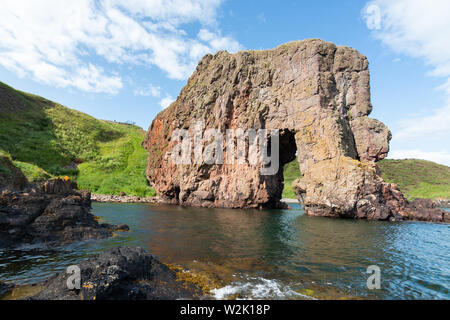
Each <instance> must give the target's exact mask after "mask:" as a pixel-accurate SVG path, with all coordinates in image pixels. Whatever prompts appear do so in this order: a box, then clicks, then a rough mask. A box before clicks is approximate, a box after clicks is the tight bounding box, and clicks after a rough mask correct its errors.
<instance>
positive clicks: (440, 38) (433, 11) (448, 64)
mask: <svg viewBox="0 0 450 320" xmlns="http://www.w3.org/2000/svg"><path fill="white" fill-rule="evenodd" d="M363 15H364V17H365V19H366V23H367V27H368V28H369V29H371V30H372V33H373V35H374V36H375V37H376V38H377V39H379V40H380V41H381V42H383V43H384V44H385V45H387V46H388V47H389V48H391V49H392V50H393V51H395V52H396V53H399V54H404V55H407V56H410V57H414V58H419V59H422V60H423V61H424V63H425V64H426V65H427V66H429V67H430V72H429V75H431V76H438V77H444V78H447V79H446V80H445V81H446V82H445V84H444V85H443V86H442V87H441V88H439V89H441V90H442V94H443V95H444V97H445V100H447V102H446V103H445V104H444V105H441V106H423V107H424V109H426V110H427V111H428V114H426V115H425V116H420V117H417V116H414V117H409V118H406V119H404V120H402V121H400V122H399V123H398V125H399V130H397V131H394V140H395V141H401V142H406V141H409V142H411V141H414V139H417V138H426V139H427V140H433V139H434V140H435V141H436V142H438V141H440V140H442V141H445V142H444V145H445V144H446V145H447V146H448V145H449V144H448V141H449V140H450V125H449V124H450V37H449V33H450V19H449V17H450V1H448V0H433V1H423V0H396V1H390V0H373V1H369V2H368V3H367V6H366V7H365V8H364V9H363ZM402 152H403V153H406V151H404V150H403V151H402ZM410 153H413V154H416V155H423V156H428V155H430V154H431V153H424V152H422V153H419V151H417V150H412V151H410ZM391 154H393V153H391ZM445 154H446V153H439V154H437V153H436V154H434V156H433V157H434V158H435V159H447V158H445V157H446V155H445ZM445 161H447V160H445Z"/></svg>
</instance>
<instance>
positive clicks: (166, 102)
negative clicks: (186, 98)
mask: <svg viewBox="0 0 450 320" xmlns="http://www.w3.org/2000/svg"><path fill="white" fill-rule="evenodd" d="M174 101H175V99H174V98H172V97H171V96H170V95H168V96H166V97H165V98H164V99H162V100H161V101H160V102H159V105H160V106H161V108H163V109H166V108H167V107H169V106H170V105H171V104H172V103H173V102H174Z"/></svg>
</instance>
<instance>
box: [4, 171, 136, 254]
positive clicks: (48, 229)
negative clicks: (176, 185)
mask: <svg viewBox="0 0 450 320" xmlns="http://www.w3.org/2000/svg"><path fill="white" fill-rule="evenodd" d="M90 209H91V198H90V192H89V191H77V190H76V184H75V183H73V182H70V181H65V180H62V179H53V180H49V181H47V182H46V183H45V184H44V185H43V186H40V187H37V188H34V189H33V188H32V189H31V190H27V191H11V190H8V189H6V190H3V191H2V192H1V194H0V248H1V247H9V246H16V245H20V244H23V243H36V242H63V243H64V242H73V241H79V240H86V239H98V238H107V237H109V236H111V235H112V232H113V231H115V230H118V231H126V230H127V228H128V227H127V226H125V225H124V226H112V225H108V224H99V223H98V222H97V221H96V219H95V217H94V216H93V215H92V214H91V213H90Z"/></svg>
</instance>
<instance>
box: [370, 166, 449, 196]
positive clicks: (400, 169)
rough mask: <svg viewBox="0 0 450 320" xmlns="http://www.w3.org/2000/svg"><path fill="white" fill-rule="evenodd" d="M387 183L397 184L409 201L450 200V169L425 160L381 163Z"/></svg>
mask: <svg viewBox="0 0 450 320" xmlns="http://www.w3.org/2000/svg"><path fill="white" fill-rule="evenodd" d="M378 165H379V167H380V169H381V171H382V177H383V179H384V180H385V181H387V182H390V183H395V184H397V185H398V187H399V189H400V190H401V191H402V192H403V193H404V194H405V196H406V197H407V198H408V199H409V200H413V199H417V198H429V199H437V198H445V199H450V167H447V166H443V165H440V164H437V163H434V162H430V161H425V160H389V159H386V160H383V161H380V162H379V164H378Z"/></svg>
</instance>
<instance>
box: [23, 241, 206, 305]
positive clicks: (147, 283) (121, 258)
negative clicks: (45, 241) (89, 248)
mask: <svg viewBox="0 0 450 320" xmlns="http://www.w3.org/2000/svg"><path fill="white" fill-rule="evenodd" d="M79 268H80V271H81V286H80V290H77V289H74V290H69V289H68V287H67V280H68V278H69V276H70V275H71V274H68V273H65V272H63V273H60V274H59V275H57V276H55V277H53V278H52V279H50V280H49V281H48V282H47V283H46V285H45V287H44V289H43V290H42V291H41V292H40V293H39V294H37V295H36V296H34V297H32V298H31V300H175V299H192V298H195V297H196V296H197V295H198V294H200V293H201V290H200V289H198V288H196V287H195V286H191V287H189V286H186V285H185V284H183V283H182V282H179V281H177V276H176V273H175V272H174V271H172V270H170V269H169V268H168V267H167V266H165V265H164V264H162V263H161V262H160V261H158V259H156V258H155V257H154V256H153V255H151V254H149V253H147V252H146V251H145V250H144V249H142V248H128V247H122V248H114V249H109V250H107V251H105V252H103V253H101V254H100V255H96V256H93V257H91V258H89V259H87V260H84V261H82V262H81V263H80V264H79Z"/></svg>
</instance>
